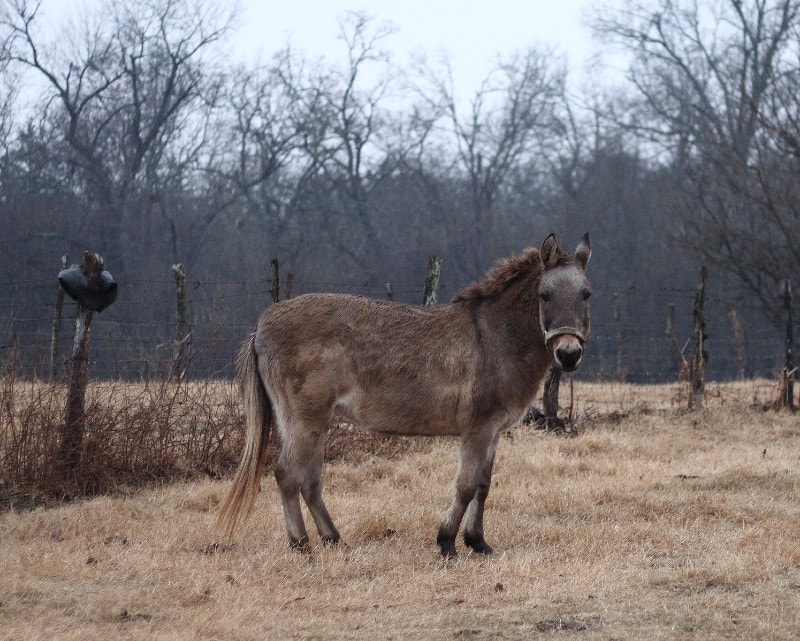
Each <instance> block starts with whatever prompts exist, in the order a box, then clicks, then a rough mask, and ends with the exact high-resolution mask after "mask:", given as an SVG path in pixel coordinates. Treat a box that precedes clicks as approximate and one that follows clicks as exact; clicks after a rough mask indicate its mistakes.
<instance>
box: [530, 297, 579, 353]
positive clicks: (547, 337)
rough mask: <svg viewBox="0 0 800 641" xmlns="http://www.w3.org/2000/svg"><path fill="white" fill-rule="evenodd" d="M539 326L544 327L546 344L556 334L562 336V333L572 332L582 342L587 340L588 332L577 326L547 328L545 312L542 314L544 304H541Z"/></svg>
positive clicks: (543, 332)
mask: <svg viewBox="0 0 800 641" xmlns="http://www.w3.org/2000/svg"><path fill="white" fill-rule="evenodd" d="M539 326H540V327H541V328H542V335H543V336H544V344H545V345H547V343H549V342H550V339H551V338H555V337H556V336H560V335H561V334H572V335H573V336H574V337H575V338H577V339H578V340H579V341H580V342H581V343H585V342H586V334H585V333H584V332H582V331H581V330H579V329H578V328H577V327H569V326H566V325H565V326H563V327H555V328H553V329H546V328H545V326H544V314H542V306H541V304H540V305H539Z"/></svg>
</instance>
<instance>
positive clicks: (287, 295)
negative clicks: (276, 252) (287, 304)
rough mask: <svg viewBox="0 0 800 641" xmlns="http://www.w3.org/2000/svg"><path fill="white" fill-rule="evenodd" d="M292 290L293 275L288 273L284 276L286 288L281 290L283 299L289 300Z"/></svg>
mask: <svg viewBox="0 0 800 641" xmlns="http://www.w3.org/2000/svg"><path fill="white" fill-rule="evenodd" d="M293 289H294V274H293V273H292V272H289V273H288V274H286V287H284V290H283V299H284V300H289V299H290V298H291V297H292V290H293Z"/></svg>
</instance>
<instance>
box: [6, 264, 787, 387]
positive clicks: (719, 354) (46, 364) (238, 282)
mask: <svg viewBox="0 0 800 641" xmlns="http://www.w3.org/2000/svg"><path fill="white" fill-rule="evenodd" d="M423 289H424V284H423V283H392V286H391V290H392V294H393V296H394V298H395V299H396V300H400V301H405V302H417V303H419V302H422V296H423ZM186 290H187V300H188V306H189V316H188V319H187V320H188V325H189V331H190V340H189V341H188V345H189V350H188V354H189V356H188V359H189V365H188V369H187V374H188V376H190V377H192V378H209V377H229V376H231V375H232V373H233V369H232V363H233V359H234V356H235V354H236V352H237V350H238V347H239V345H240V344H241V342H242V340H243V339H244V338H245V337H246V336H247V334H248V333H249V332H250V331H252V329H253V328H254V327H255V323H256V320H257V318H258V314H259V313H260V311H261V310H262V309H263V308H264V307H266V306H267V305H269V304H270V303H271V300H272V292H273V279H272V278H261V279H251V280H242V279H231V280H225V279H218V280H192V279H191V278H189V279H188V281H187V283H186ZM456 290H457V287H456V285H455V284H454V283H450V282H447V281H446V280H443V281H442V284H441V292H440V297H439V299H440V300H448V299H449V298H451V297H452V295H453V294H454V293H455V291H456ZM311 291H329V292H343V293H352V294H359V295H364V296H372V297H378V298H385V297H386V296H387V292H386V289H385V288H378V287H375V286H369V285H365V284H363V283H355V282H341V281H338V282H337V281H322V280H307V281H304V280H294V281H293V292H292V293H293V295H299V294H302V293H305V292H311ZM57 292H58V283H57V281H56V279H55V278H52V279H41V280H39V279H35V280H31V279H28V280H20V281H16V282H6V283H0V296H2V299H3V300H4V301H5V304H4V307H3V310H2V311H0V359H1V360H2V362H3V363H4V364H5V367H11V366H13V367H14V368H16V370H17V371H19V372H22V373H24V374H25V375H28V376H31V377H37V378H41V379H47V378H48V376H49V373H50V371H51V367H54V369H55V371H56V375H57V378H61V377H63V376H64V373H65V371H66V370H67V368H68V364H69V357H70V353H71V347H72V339H73V329H74V320H75V304H74V303H73V302H72V301H69V300H67V301H65V304H64V313H63V317H62V319H61V321H60V322H58V323H56V324H55V325H54V318H55V309H56V297H57ZM119 292H120V294H119V297H118V299H117V301H116V303H115V304H114V305H113V306H111V307H110V308H109V309H107V310H106V311H104V312H103V313H101V314H100V315H99V316H98V317H97V318H96V319H95V321H94V323H93V325H92V330H91V331H92V339H91V363H90V375H91V376H92V377H93V378H97V379H124V380H141V379H150V378H154V377H159V376H164V375H166V373H167V372H168V371H169V367H170V364H171V361H172V358H173V355H174V345H175V339H176V285H175V280H174V279H173V278H167V277H165V278H163V279H143V280H137V281H135V282H128V283H124V282H122V283H119ZM723 294H724V293H722V292H719V293H715V292H714V289H713V286H712V287H710V288H709V294H708V297H707V301H706V316H707V319H708V321H707V322H708V336H707V339H706V345H707V350H708V363H707V370H706V372H707V373H706V376H707V378H708V379H709V380H720V381H722V380H731V379H734V378H738V377H740V376H741V375H742V374H743V375H744V376H745V377H748V378H750V377H769V378H772V377H775V376H777V373H778V372H779V371H780V368H781V367H782V366H783V355H784V352H785V336H784V334H783V332H782V330H780V329H778V328H776V327H774V326H773V325H770V324H768V323H766V322H765V321H764V320H763V319H760V318H759V317H758V316H757V315H755V314H753V313H752V312H748V311H747V310H736V312H737V318H738V321H739V322H740V324H741V328H742V334H743V336H742V337H741V342H737V341H739V339H738V338H737V336H736V332H735V331H734V326H733V320H732V319H731V316H730V312H731V310H732V307H731V303H730V301H729V300H728V299H726V297H725V296H724V295H723ZM694 296H695V291H694V290H693V289H691V288H673V287H661V288H647V289H641V288H636V287H631V286H625V287H614V286H613V285H605V286H598V285H595V287H594V296H593V298H592V333H591V338H590V341H589V347H588V349H587V354H586V358H585V361H584V364H583V366H582V369H581V372H580V374H579V376H580V378H582V379H584V380H617V381H620V382H630V383H659V382H669V381H674V380H676V378H677V377H678V375H679V369H680V364H679V363H676V362H675V359H674V354H673V350H672V347H671V345H670V341H669V340H668V337H667V331H666V330H667V324H668V310H669V308H670V306H674V316H675V321H674V333H675V338H676V340H677V343H678V346H679V348H680V349H682V350H683V355H684V357H685V358H686V360H689V358H690V356H691V349H692V347H691V345H689V338H690V337H691V335H692V305H693V301H694ZM54 342H55V344H56V345H55V347H56V349H55V352H54V351H53V348H54ZM52 358H54V359H55V362H54V363H51V359H52Z"/></svg>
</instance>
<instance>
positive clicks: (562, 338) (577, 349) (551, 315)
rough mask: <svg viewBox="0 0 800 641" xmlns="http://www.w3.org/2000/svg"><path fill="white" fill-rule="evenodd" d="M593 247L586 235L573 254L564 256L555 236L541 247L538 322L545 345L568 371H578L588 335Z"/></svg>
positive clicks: (556, 361) (560, 365)
mask: <svg viewBox="0 0 800 641" xmlns="http://www.w3.org/2000/svg"><path fill="white" fill-rule="evenodd" d="M591 255H592V248H591V246H590V245H589V234H584V235H583V238H582V239H581V242H580V243H579V244H578V248H577V249H576V250H575V253H574V254H572V255H569V254H562V253H561V250H560V249H559V247H558V243H557V242H556V239H555V236H553V235H552V234H550V236H548V237H547V238H546V239H545V241H544V244H543V245H542V252H541V256H542V261H543V262H544V272H543V273H542V276H541V280H540V282H539V323H540V325H541V328H542V334H543V335H544V341H545V345H546V346H547V349H548V350H550V352H551V353H552V354H553V360H554V361H555V363H556V365H558V367H560V368H561V369H562V370H564V371H565V372H572V371H574V370H575V369H577V367H578V365H579V364H580V362H581V358H582V357H583V347H584V343H585V342H586V338H587V337H588V336H589V296H591V294H592V290H591V288H590V286H589V281H588V280H586V265H588V264H589V257H590V256H591Z"/></svg>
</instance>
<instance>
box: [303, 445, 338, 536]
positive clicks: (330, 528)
mask: <svg viewBox="0 0 800 641" xmlns="http://www.w3.org/2000/svg"><path fill="white" fill-rule="evenodd" d="M324 446H325V437H324V435H320V437H319V439H318V441H317V445H316V449H315V451H314V455H313V456H312V457H311V459H310V460H309V462H308V465H307V466H306V471H305V476H304V478H303V483H302V485H301V486H300V492H301V493H302V495H303V500H305V502H306V505H308V510H309V512H311V516H312V517H313V519H314V523H315V525H316V526H317V532H319V535H320V537H321V538H322V542H323V543H324V544H325V545H333V544H335V543H338V542H339V540H340V538H341V537H340V536H339V531H338V530H337V529H336V526H335V525H334V524H333V519H331V515H330V514H329V513H328V508H327V507H326V506H325V502H324V501H323V500H322V463H323V460H324Z"/></svg>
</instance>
